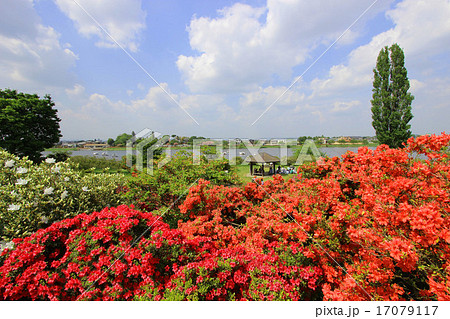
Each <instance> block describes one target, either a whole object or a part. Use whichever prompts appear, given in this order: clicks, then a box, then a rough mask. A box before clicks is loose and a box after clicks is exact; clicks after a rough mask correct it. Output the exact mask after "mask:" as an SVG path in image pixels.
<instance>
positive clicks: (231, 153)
mask: <svg viewBox="0 0 450 319" xmlns="http://www.w3.org/2000/svg"><path fill="white" fill-rule="evenodd" d="M369 149H372V150H374V149H375V147H369ZM168 151H169V150H165V152H166V153H168ZM179 151H182V150H180V149H175V150H171V153H172V155H174V154H176V153H177V152H179ZM187 151H189V152H192V150H187ZM223 151H224V152H225V154H224V157H225V158H227V159H230V158H233V157H236V156H239V157H242V158H246V157H247V156H249V155H254V154H256V153H257V152H259V153H262V152H266V153H267V154H269V155H273V156H277V157H280V158H282V157H283V156H291V155H292V153H293V149H292V148H288V149H287V150H284V152H282V151H283V150H280V149H279V148H263V149H258V150H257V149H250V150H249V149H236V150H229V149H224V150H223ZM286 151H287V154H286ZM319 151H321V152H323V153H325V154H326V155H327V156H328V157H334V156H338V157H340V156H341V155H343V154H345V153H346V152H348V151H351V152H358V147H320V148H319ZM50 153H51V152H43V153H42V154H43V156H47V155H48V154H50ZM125 155H126V151H101V150H100V151H98V150H96V151H92V150H78V151H72V152H71V156H94V157H97V158H106V159H115V160H118V161H120V160H121V159H122V157H123V156H125Z"/></svg>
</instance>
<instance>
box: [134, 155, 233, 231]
mask: <svg viewBox="0 0 450 319" xmlns="http://www.w3.org/2000/svg"><path fill="white" fill-rule="evenodd" d="M162 160H164V159H161V160H160V162H161V161H162ZM158 163H159V162H158V161H155V163H154V164H155V165H154V169H153V173H152V174H147V173H146V172H142V173H140V174H135V176H134V177H132V178H130V179H129V181H128V184H127V188H128V192H127V193H126V197H127V198H128V199H129V200H130V201H131V202H133V203H134V204H135V205H136V206H137V207H139V208H141V209H144V210H146V211H153V210H156V209H160V211H161V213H163V212H165V211H166V210H165V209H163V208H165V207H170V205H172V203H174V202H175V201H176V200H177V199H178V202H179V203H181V202H182V201H183V199H184V198H185V197H186V196H187V193H188V192H187V191H188V189H189V187H190V186H192V185H193V184H195V183H196V181H197V180H198V179H200V178H202V179H205V180H209V181H211V182H212V183H213V184H216V185H233V184H240V183H241V182H240V180H239V178H238V176H237V174H236V172H235V167H232V166H231V165H230V164H229V162H228V161H227V160H225V159H220V160H212V161H208V160H207V159H206V158H205V157H201V158H200V163H199V164H198V165H197V164H196V163H195V162H194V161H193V158H192V154H191V153H188V152H179V153H177V154H176V155H175V156H173V157H172V158H171V159H170V161H168V162H167V163H166V164H165V165H163V166H162V167H160V168H158ZM173 214H178V207H177V205H175V206H174V207H172V209H171V213H169V214H165V215H164V217H163V218H164V221H166V222H167V223H169V224H170V225H171V226H172V227H173V226H176V222H177V220H176V219H175V220H174V219H173V218H172V217H173V216H171V215H173Z"/></svg>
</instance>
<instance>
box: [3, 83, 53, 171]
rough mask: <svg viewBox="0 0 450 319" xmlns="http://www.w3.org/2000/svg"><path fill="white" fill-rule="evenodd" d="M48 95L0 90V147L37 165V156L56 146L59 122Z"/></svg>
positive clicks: (38, 160)
mask: <svg viewBox="0 0 450 319" xmlns="http://www.w3.org/2000/svg"><path fill="white" fill-rule="evenodd" d="M54 106H55V103H54V102H53V101H52V99H51V97H50V96H49V95H45V96H44V98H43V99H41V98H40V97H39V96H38V95H36V94H33V95H31V94H25V93H18V92H17V91H15V90H14V91H13V90H0V147H2V148H4V149H5V150H7V151H8V152H10V153H12V154H16V155H18V156H21V157H22V156H28V158H29V159H31V160H32V161H34V162H40V161H41V152H42V151H44V149H46V148H49V147H52V146H53V145H54V144H56V143H58V142H59V138H60V137H61V132H60V129H59V122H60V119H59V118H58V116H57V110H56V109H54V108H53V107H54Z"/></svg>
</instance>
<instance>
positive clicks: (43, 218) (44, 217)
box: [41, 216, 48, 224]
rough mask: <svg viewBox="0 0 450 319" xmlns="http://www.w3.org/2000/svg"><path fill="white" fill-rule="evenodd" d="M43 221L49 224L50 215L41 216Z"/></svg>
mask: <svg viewBox="0 0 450 319" xmlns="http://www.w3.org/2000/svg"><path fill="white" fill-rule="evenodd" d="M41 222H42V223H44V224H47V223H48V217H46V216H41Z"/></svg>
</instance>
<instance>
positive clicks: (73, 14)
mask: <svg viewBox="0 0 450 319" xmlns="http://www.w3.org/2000/svg"><path fill="white" fill-rule="evenodd" d="M55 3H56V4H57V6H58V7H59V9H60V10H61V11H62V12H64V14H66V15H67V16H68V17H69V18H70V19H71V20H72V21H73V22H74V23H75V26H76V28H77V30H78V32H79V33H80V34H81V35H83V36H86V37H88V38H89V37H95V38H97V39H98V41H97V42H96V45H97V46H99V47H105V48H114V47H117V45H116V43H115V41H117V42H118V43H119V44H120V45H121V46H123V47H125V48H127V49H129V50H131V51H133V52H135V51H137V50H138V46H139V44H138V40H139V35H140V33H141V31H142V30H143V29H144V28H145V17H146V14H145V12H144V11H143V10H142V8H141V1H140V0H96V1H91V0H77V1H73V0H55ZM89 15H91V16H92V18H94V19H95V20H96V21H97V22H98V23H99V24H100V25H101V27H102V28H104V29H105V30H106V31H107V32H108V33H109V35H111V37H112V39H111V37H110V36H108V35H107V34H106V33H105V32H104V31H103V30H102V29H101V28H100V27H99V26H98V25H97V23H96V22H95V21H94V20H93V19H92V18H91V17H90V16H89Z"/></svg>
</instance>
